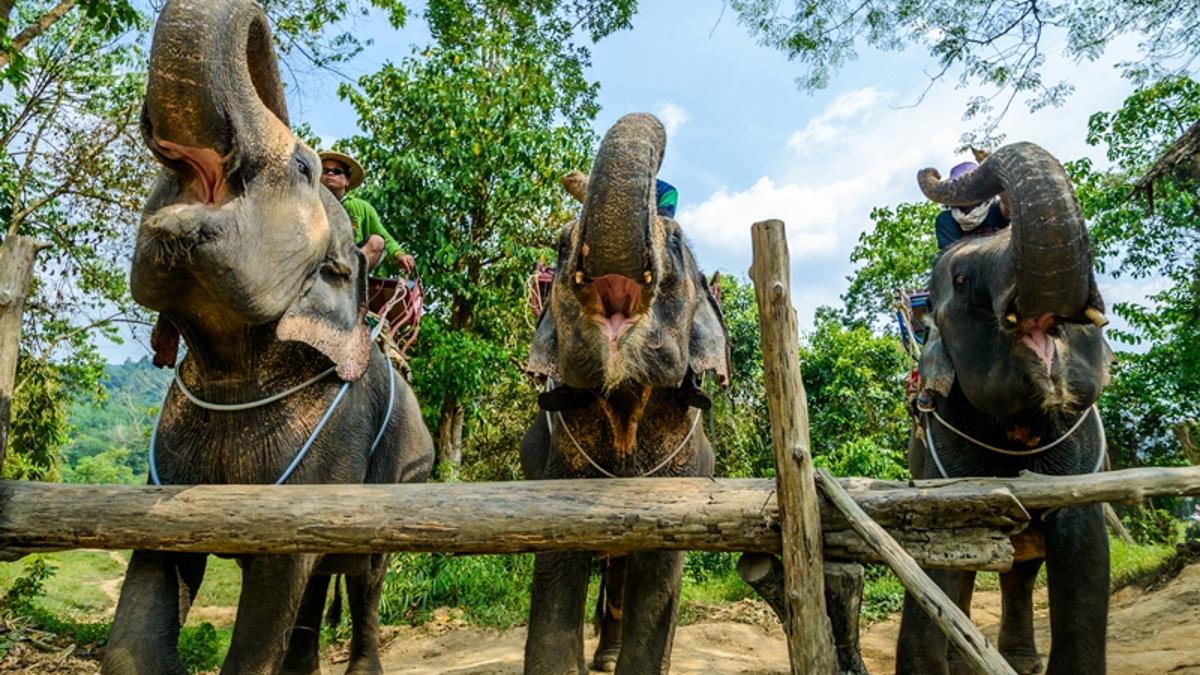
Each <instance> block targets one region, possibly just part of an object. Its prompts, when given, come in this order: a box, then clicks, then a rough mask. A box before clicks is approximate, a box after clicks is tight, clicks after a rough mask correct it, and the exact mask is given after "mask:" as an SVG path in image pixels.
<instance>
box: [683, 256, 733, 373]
mask: <svg viewBox="0 0 1200 675" xmlns="http://www.w3.org/2000/svg"><path fill="white" fill-rule="evenodd" d="M697 276H698V277H699V283H698V284H697V302H696V313H695V314H693V315H692V325H691V330H690V334H689V336H688V366H690V367H691V369H692V372H694V373H697V374H699V373H704V372H705V371H708V370H711V371H713V373H714V374H715V376H716V379H717V384H718V385H719V386H722V387H724V386H726V385H728V384H729V331H728V330H726V328H725V317H724V316H723V315H722V314H721V305H720V304H719V303H718V302H717V299H716V297H714V296H713V293H712V289H711V288H710V286H709V285H708V284H707V283H705V280H704V275H703V274H698V275H697ZM714 281H715V279H714Z"/></svg>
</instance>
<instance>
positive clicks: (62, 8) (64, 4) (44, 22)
mask: <svg viewBox="0 0 1200 675" xmlns="http://www.w3.org/2000/svg"><path fill="white" fill-rule="evenodd" d="M0 3H7V4H8V5H9V7H8V9H11V8H12V4H13V3H12V0H0ZM74 6H75V0H61V2H59V3H58V4H57V5H55V6H54V7H51V8H50V9H49V10H48V11H47V12H46V13H45V14H43V15H41V16H40V17H38V20H37V21H34V22H33V23H31V24H29V25H28V26H26V27H25V30H23V31H21V32H20V33H17V36H16V37H14V38H13V41H12V46H11V47H10V49H9V51H8V52H5V53H2V54H0V68H5V67H7V66H8V63H9V61H11V60H12V56H13V54H19V53H20V52H21V51H22V50H24V49H25V47H27V46H29V43H30V42H33V40H34V39H35V38H37V36H39V35H41V34H42V33H44V32H46V29H47V28H49V27H50V26H53V25H54V24H56V23H58V20H59V19H61V18H63V17H64V16H66V14H67V12H69V11H71V8H72V7H74ZM0 9H4V6H3V4H0Z"/></svg>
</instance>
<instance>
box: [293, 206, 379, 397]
mask: <svg viewBox="0 0 1200 675" xmlns="http://www.w3.org/2000/svg"><path fill="white" fill-rule="evenodd" d="M334 227H335V228H337V227H338V225H337V224H336V223H335V224H334ZM335 232H338V231H337V230H336V229H335ZM338 233H339V234H341V232H338ZM344 234H346V236H345V237H340V236H334V237H332V238H331V239H332V241H331V244H330V254H329V255H327V256H326V258H325V260H324V262H322V263H321V265H319V266H318V267H317V269H316V271H314V272H313V273H312V275H310V276H309V277H308V279H307V280H305V283H304V287H303V288H302V289H301V291H300V295H299V297H298V298H297V299H296V301H295V302H294V303H292V306H291V307H289V308H288V310H287V311H286V312H285V313H284V315H283V318H281V319H280V320H279V324H278V325H277V326H276V328H275V337H277V338H279V339H280V340H293V341H296V342H303V343H305V344H307V345H309V346H311V347H313V348H314V349H316V350H317V351H319V352H321V353H322V354H324V355H325V356H327V357H329V360H330V361H333V364H334V365H335V366H336V367H337V374H338V377H340V378H342V380H345V381H347V382H349V381H353V380H357V379H358V378H359V377H361V376H362V374H363V373H364V372H366V370H367V364H368V362H369V361H370V358H371V334H370V331H369V330H368V329H367V322H366V312H367V257H366V256H365V255H363V252H362V251H360V250H359V249H358V247H356V246H354V244H353V242H351V241H350V235H349V230H348V228H347V229H346V232H345V233H344Z"/></svg>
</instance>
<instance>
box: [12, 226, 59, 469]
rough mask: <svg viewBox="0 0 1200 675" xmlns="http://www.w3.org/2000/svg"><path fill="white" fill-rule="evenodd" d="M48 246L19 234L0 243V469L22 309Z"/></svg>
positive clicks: (15, 371)
mask: <svg viewBox="0 0 1200 675" xmlns="http://www.w3.org/2000/svg"><path fill="white" fill-rule="evenodd" d="M48 246H49V244H47V243H44V242H40V241H37V240H36V239H30V238H29V237H25V236H22V235H19V234H14V235H11V236H10V237H8V239H6V240H5V241H4V243H3V244H0V470H3V467H4V455H5V452H6V450H7V448H8V423H9V414H10V413H11V409H12V397H13V388H14V380H15V378H16V374H17V354H18V353H19V347H20V344H21V313H22V312H23V311H24V310H25V295H26V293H28V291H29V280H30V278H31V277H32V276H33V261H34V258H36V257H37V254H38V251H40V250H42V249H44V248H46V247H48Z"/></svg>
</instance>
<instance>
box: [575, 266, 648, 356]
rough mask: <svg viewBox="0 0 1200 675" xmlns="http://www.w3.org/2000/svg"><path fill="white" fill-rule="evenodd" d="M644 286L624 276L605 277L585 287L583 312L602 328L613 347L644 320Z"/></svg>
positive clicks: (601, 330) (611, 275)
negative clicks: (640, 320) (637, 323)
mask: <svg viewBox="0 0 1200 675" xmlns="http://www.w3.org/2000/svg"><path fill="white" fill-rule="evenodd" d="M642 288H643V287H642V285H641V284H639V283H638V282H636V281H634V280H633V279H630V278H629V277H626V276H624V275H621V274H605V275H603V276H600V277H596V278H595V279H592V281H591V283H589V284H588V285H587V286H585V287H584V288H583V291H582V294H581V298H580V300H581V302H582V304H583V313H584V314H585V315H586V316H587V317H588V318H590V319H591V320H592V321H594V322H596V324H597V325H599V326H600V332H601V333H603V334H604V336H605V337H607V338H608V342H609V345H610V346H613V345H615V344H616V343H617V341H618V340H619V339H620V338H621V336H622V335H624V334H625V333H626V332H628V330H629V329H630V328H631V327H632V326H633V325H634V324H635V323H636V322H637V321H638V319H640V318H641V316H642V314H643V313H644V311H645V309H644V307H642Z"/></svg>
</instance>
